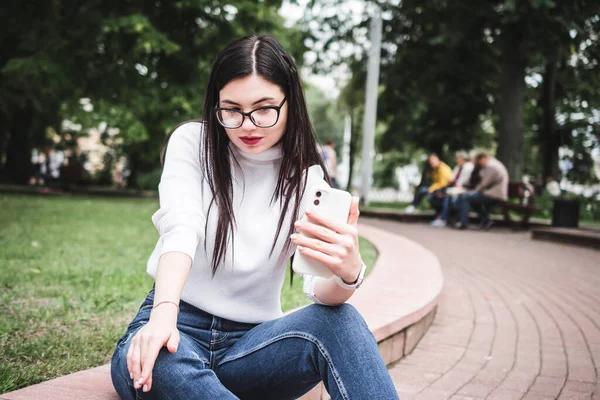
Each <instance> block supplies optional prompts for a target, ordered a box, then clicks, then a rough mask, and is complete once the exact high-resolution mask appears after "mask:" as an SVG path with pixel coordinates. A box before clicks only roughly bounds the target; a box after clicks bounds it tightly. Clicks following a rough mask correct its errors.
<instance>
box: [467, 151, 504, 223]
mask: <svg viewBox="0 0 600 400" xmlns="http://www.w3.org/2000/svg"><path fill="white" fill-rule="evenodd" d="M475 162H476V163H477V165H478V166H479V168H480V172H479V175H480V176H481V182H479V185H477V187H475V189H474V191H473V192H467V193H464V194H462V195H461V196H460V198H459V199H458V202H457V205H456V207H457V208H458V213H459V216H460V222H458V224H457V225H456V229H467V228H468V226H469V211H470V209H471V205H472V204H478V205H480V206H481V208H480V216H481V228H482V229H489V228H490V227H491V226H492V219H491V218H490V216H489V207H491V206H492V205H494V204H496V203H497V202H498V201H500V200H502V201H506V200H507V199H508V171H507V170H506V167H505V166H504V165H503V164H502V163H501V162H500V161H498V160H497V159H496V158H494V157H492V156H490V155H489V154H487V153H479V154H477V156H476V157H475Z"/></svg>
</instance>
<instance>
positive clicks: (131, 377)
mask: <svg viewBox="0 0 600 400" xmlns="http://www.w3.org/2000/svg"><path fill="white" fill-rule="evenodd" d="M129 379H131V380H133V373H132V372H130V373H129Z"/></svg>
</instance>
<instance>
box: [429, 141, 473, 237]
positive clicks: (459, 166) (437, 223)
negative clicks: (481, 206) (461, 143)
mask: <svg viewBox="0 0 600 400" xmlns="http://www.w3.org/2000/svg"><path fill="white" fill-rule="evenodd" d="M474 159H475V158H473V160H474ZM473 174H475V177H476V178H479V168H476V169H475V164H474V163H473V162H471V160H469V158H468V155H467V153H466V152H464V151H458V152H456V167H454V170H453V171H452V182H450V184H449V185H448V188H447V189H446V197H444V205H443V207H442V212H441V213H440V215H439V217H438V218H436V219H435V220H434V221H433V222H432V223H431V226H433V227H442V226H446V223H447V221H448V216H449V214H450V210H452V208H453V207H455V206H456V203H457V202H458V198H459V196H460V195H461V194H462V193H464V192H465V191H467V190H468V189H473V188H475V186H476V185H477V183H478V182H477V183H473V182H472V181H473V180H472V179H471V178H472V176H473Z"/></svg>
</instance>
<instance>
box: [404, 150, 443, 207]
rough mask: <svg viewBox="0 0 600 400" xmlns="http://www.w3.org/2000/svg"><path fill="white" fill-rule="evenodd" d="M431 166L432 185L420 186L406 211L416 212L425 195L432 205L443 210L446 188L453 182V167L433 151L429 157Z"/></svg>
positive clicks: (428, 160)
mask: <svg viewBox="0 0 600 400" xmlns="http://www.w3.org/2000/svg"><path fill="white" fill-rule="evenodd" d="M427 163H428V166H429V171H428V174H429V176H430V177H431V179H432V180H433V183H432V184H431V185H430V186H419V187H418V188H417V190H416V192H415V198H414V199H413V202H412V204H411V205H410V206H408V207H407V208H406V209H405V210H404V212H406V213H407V214H414V213H415V212H416V210H417V207H419V205H420V204H421V201H422V200H423V197H427V200H428V201H429V204H431V207H432V208H433V209H434V210H436V212H438V213H439V211H440V210H441V206H442V202H443V198H444V189H445V188H446V187H447V186H448V185H449V184H450V182H452V169H451V168H450V167H449V166H448V164H446V163H445V162H443V161H441V160H440V158H439V157H438V155H437V154H435V153H431V154H430V155H429V157H428V159H427Z"/></svg>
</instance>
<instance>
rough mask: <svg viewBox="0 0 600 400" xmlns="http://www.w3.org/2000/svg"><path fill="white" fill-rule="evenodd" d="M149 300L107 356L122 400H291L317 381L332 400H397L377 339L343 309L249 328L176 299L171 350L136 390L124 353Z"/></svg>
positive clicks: (314, 310)
mask: <svg viewBox="0 0 600 400" xmlns="http://www.w3.org/2000/svg"><path fill="white" fill-rule="evenodd" d="M153 301H154V290H151V291H150V293H149V294H148V297H147V298H146V300H145V301H144V302H143V303H142V305H141V307H140V310H139V312H138V314H137V315H136V317H135V318H134V319H133V321H132V322H131V323H130V324H129V327H128V328H127V331H126V333H125V334H124V335H123V336H122V337H121V339H119V341H118V343H117V347H116V350H115V353H114V355H113V357H112V364H111V377H112V381H113V385H114V387H115V389H116V391H117V393H118V394H119V396H120V397H121V398H122V399H128V400H129V399H186V400H192V399H211V400H212V399H219V400H222V399H238V398H242V399H295V398H297V397H300V396H301V395H303V394H304V393H306V392H308V391H309V390H310V389H311V388H313V387H314V386H316V385H317V384H318V383H319V382H320V381H323V382H324V383H325V386H326V388H327V391H328V392H329V394H330V396H331V398H332V399H397V398H398V395H397V394H396V389H395V388H394V385H393V383H392V380H391V378H390V375H389V373H388V371H387V369H386V366H385V365H384V363H383V360H382V358H381V356H380V355H379V351H378V348H377V343H376V341H375V338H374V337H373V335H372V334H371V332H370V331H369V329H368V327H367V325H366V323H365V321H364V320H363V318H362V317H361V315H360V314H359V313H358V312H357V311H356V309H355V308H354V307H352V306H351V305H349V304H342V305H340V306H335V307H327V306H321V305H316V304H313V305H310V306H307V307H304V308H302V309H300V310H298V311H296V312H294V313H292V314H288V315H286V316H284V317H281V318H278V319H275V320H272V321H268V322H264V323H262V324H248V323H240V322H234V321H229V320H226V319H223V318H219V317H216V316H213V315H211V314H208V313H206V312H204V311H202V310H200V309H198V308H196V307H193V306H191V305H189V304H187V303H185V302H181V304H180V313H179V316H178V321H177V328H178V329H179V332H180V336H181V340H180V343H179V346H178V349H177V352H176V353H175V354H171V353H169V351H168V350H167V349H166V348H163V349H162V350H161V351H160V353H159V355H158V358H157V360H156V364H155V366H154V369H153V371H152V389H151V390H150V391H149V392H147V393H144V392H142V390H141V389H140V390H135V389H134V387H133V382H132V380H131V379H130V378H129V372H128V371H127V360H126V356H127V350H128V348H129V344H130V342H131V339H132V338H133V336H134V335H135V334H136V332H137V331H138V330H139V329H140V328H141V327H142V326H144V324H146V323H147V322H148V319H149V317H150V311H151V309H152V304H153Z"/></svg>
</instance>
